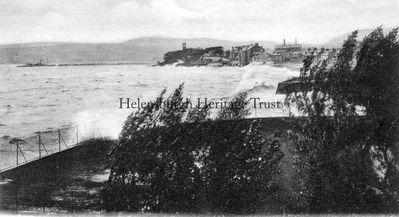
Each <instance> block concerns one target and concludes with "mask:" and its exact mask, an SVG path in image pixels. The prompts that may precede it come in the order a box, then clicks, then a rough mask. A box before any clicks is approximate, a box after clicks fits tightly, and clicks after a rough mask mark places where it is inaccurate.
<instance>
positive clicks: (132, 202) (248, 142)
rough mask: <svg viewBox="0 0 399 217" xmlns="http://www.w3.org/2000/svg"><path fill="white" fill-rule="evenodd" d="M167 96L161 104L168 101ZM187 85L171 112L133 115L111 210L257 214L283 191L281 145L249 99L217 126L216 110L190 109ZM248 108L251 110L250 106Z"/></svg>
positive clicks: (117, 157)
mask: <svg viewBox="0 0 399 217" xmlns="http://www.w3.org/2000/svg"><path fill="white" fill-rule="evenodd" d="M165 92H166V91H165V90H163V91H162V92H161V94H160V95H159V97H158V98H157V99H156V102H162V101H163V100H165V97H164V95H165ZM182 94H183V84H182V85H180V86H179V87H178V88H177V89H176V90H175V91H174V92H173V93H172V94H171V95H170V96H169V97H167V98H166V100H167V101H168V102H169V103H170V105H172V106H170V107H159V106H158V107H157V106H156V104H154V105H153V106H151V107H147V108H144V109H143V110H141V111H137V112H136V113H135V114H132V115H130V116H129V117H128V118H127V120H126V121H125V124H124V126H123V129H122V131H121V134H120V138H119V142H118V144H116V145H115V146H113V147H112V150H111V152H110V154H109V158H110V160H111V164H110V165H109V167H110V169H111V174H110V178H109V181H108V184H107V188H106V189H105V191H104V193H103V196H104V198H103V199H104V201H105V205H106V208H107V210H111V211H121V210H124V211H152V212H161V211H162V212H199V211H215V212H236V213H240V212H255V211H257V210H259V209H261V208H263V207H264V206H265V205H266V203H265V200H264V198H265V197H266V196H267V195H269V194H271V193H272V192H273V191H275V188H276V184H275V181H274V180H273V176H274V175H275V174H278V172H279V167H278V166H279V162H280V160H281V158H282V152H281V150H280V144H279V142H278V141H277V140H271V139H266V138H265V137H264V136H263V135H262V133H261V125H260V124H259V123H258V122H256V121H249V120H248V121H244V120H241V119H242V118H244V117H245V116H246V115H247V114H248V109H247V108H246V107H245V105H246V103H247V101H246V94H238V95H237V97H236V98H234V99H233V100H232V101H233V102H236V103H237V104H238V105H240V106H234V107H226V108H224V109H223V110H222V111H220V112H219V115H218V117H217V120H210V118H209V114H210V110H209V108H210V107H209V106H208V105H205V106H203V107H196V108H194V109H189V108H188V107H187V106H186V105H185V102H183V97H182ZM243 105H244V106H243Z"/></svg>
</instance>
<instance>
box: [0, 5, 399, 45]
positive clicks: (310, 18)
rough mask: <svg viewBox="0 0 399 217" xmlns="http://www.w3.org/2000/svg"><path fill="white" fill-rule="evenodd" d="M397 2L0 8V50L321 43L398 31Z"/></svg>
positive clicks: (398, 11)
mask: <svg viewBox="0 0 399 217" xmlns="http://www.w3.org/2000/svg"><path fill="white" fill-rule="evenodd" d="M398 13H399V1H398V0H0V44H6V43H25V42H47V41H49V42H90V43H98V42H123V41H126V40H129V39H132V38H138V37H145V36H161V37H178V38H195V37H208V38H215V39H226V40H231V41H248V40H272V41H281V40H282V39H283V38H286V39H287V41H294V40H295V38H297V39H298V41H299V42H303V43H324V42H326V41H328V40H329V39H331V38H334V37H336V36H340V35H342V34H345V33H348V32H351V31H353V30H355V29H369V28H375V27H378V26H380V25H383V26H384V27H396V26H399V16H398V15H397V14H398Z"/></svg>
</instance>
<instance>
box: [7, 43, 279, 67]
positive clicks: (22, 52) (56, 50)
mask: <svg viewBox="0 0 399 217" xmlns="http://www.w3.org/2000/svg"><path fill="white" fill-rule="evenodd" d="M183 42H185V43H187V47H190V48H196V47H212V46H223V47H224V48H225V49H230V48H231V47H232V46H237V45H243V44H251V43H254V42H252V41H250V42H230V41H224V40H217V39H210V38H192V39H187V38H164V37H144V38H137V39H132V40H129V41H126V42H123V43H98V44H90V43H54V42H51V43H46V42H41V43H25V44H7V45H0V64H24V63H28V62H30V63H36V62H39V60H40V59H42V60H43V62H44V63H48V64H51V63H58V64H60V63H99V62H101V63H107V62H129V63H155V62H156V61H158V60H162V59H163V55H164V54H165V53H166V52H168V51H174V50H179V49H181V44H182V43H183ZM259 43H260V44H261V45H263V46H264V47H265V48H267V47H269V48H271V47H272V46H273V44H275V42H270V41H260V42H259Z"/></svg>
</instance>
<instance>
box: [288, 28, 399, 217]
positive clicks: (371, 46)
mask: <svg viewBox="0 0 399 217" xmlns="http://www.w3.org/2000/svg"><path fill="white" fill-rule="evenodd" d="M356 38H357V32H356V31H355V32H353V33H352V34H351V35H350V36H349V37H348V39H347V40H346V41H345V42H344V44H343V46H342V49H341V50H340V51H339V53H338V55H337V57H336V60H335V61H333V63H332V64H330V63H329V61H328V60H325V61H321V62H317V63H315V62H314V60H313V58H312V57H310V58H308V59H306V60H305V61H304V66H303V68H302V71H301V78H300V80H301V81H302V83H303V87H304V88H303V89H304V92H302V93H293V94H291V95H290V96H288V101H290V102H291V106H292V107H295V108H296V109H298V110H299V111H301V112H302V113H303V114H304V115H305V116H307V118H306V119H305V120H304V121H302V122H301V123H300V124H299V125H297V126H296V127H295V128H294V131H293V132H294V133H293V137H294V138H295V140H296V143H295V144H296V147H295V151H296V165H297V168H298V176H299V177H298V199H300V202H301V203H300V204H303V206H302V207H300V208H299V209H300V210H302V211H304V210H305V211H309V212H318V213H320V212H397V211H398V204H399V203H398V202H399V197H398V193H399V188H398V187H399V179H398V178H399V176H398V168H399V166H398V157H399V156H398V150H397V149H398V128H397V126H398V117H399V116H398V109H399V107H398V105H399V104H398V99H399V98H398V97H399V96H398V94H399V71H398V70H399V43H398V36H397V29H393V30H392V31H391V32H390V33H389V34H387V35H384V34H383V30H382V28H377V29H376V30H374V31H373V32H372V33H370V34H369V35H368V36H367V37H365V38H364V39H363V41H362V42H358V41H357V40H356Z"/></svg>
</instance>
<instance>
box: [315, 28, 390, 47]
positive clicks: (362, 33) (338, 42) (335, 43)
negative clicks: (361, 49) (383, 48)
mask: <svg viewBox="0 0 399 217" xmlns="http://www.w3.org/2000/svg"><path fill="white" fill-rule="evenodd" d="M391 29H392V28H384V34H387V33H388V32H389V31H390V30H391ZM373 30H374V29H360V30H358V34H357V39H358V41H362V40H363V38H364V37H366V36H367V35H368V34H370V33H371V32H372V31H373ZM350 34H351V32H348V33H346V34H343V35H340V36H338V37H335V38H333V39H331V40H329V41H327V42H326V43H324V44H322V46H324V47H341V46H342V44H343V43H344V41H345V40H346V39H347V38H348V36H349V35H350Z"/></svg>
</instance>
